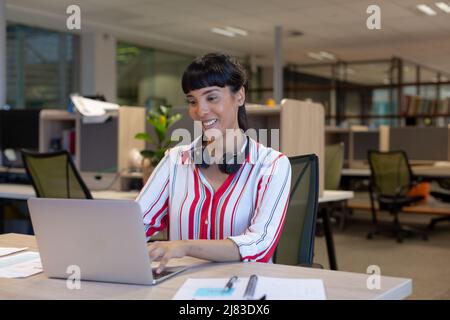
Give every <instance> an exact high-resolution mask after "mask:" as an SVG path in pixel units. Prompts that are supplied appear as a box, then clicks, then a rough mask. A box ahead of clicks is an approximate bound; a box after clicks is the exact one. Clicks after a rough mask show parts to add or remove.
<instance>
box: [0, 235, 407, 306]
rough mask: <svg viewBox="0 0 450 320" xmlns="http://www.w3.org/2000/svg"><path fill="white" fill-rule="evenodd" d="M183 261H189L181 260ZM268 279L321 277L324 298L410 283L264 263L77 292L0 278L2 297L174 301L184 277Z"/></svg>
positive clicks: (11, 239)
mask: <svg viewBox="0 0 450 320" xmlns="http://www.w3.org/2000/svg"><path fill="white" fill-rule="evenodd" d="M0 246H9V247H23V246H27V247H29V248H30V249H31V250H37V247H36V242H35V239H34V237H33V236H27V235H19V234H5V235H0ZM184 261H186V263H189V262H190V261H192V259H189V258H184ZM234 274H235V275H237V276H240V277H248V276H250V275H251V274H258V275H261V276H267V277H287V278H305V279H308V278H311V279H322V280H323V281H324V285H325V290H326V294H327V298H328V299H404V298H406V297H408V296H409V295H410V294H411V293H412V281H411V279H405V278H394V277H387V276H382V278H381V289H373V290H369V289H367V286H366V282H367V279H368V276H369V275H368V274H359V273H350V272H342V271H330V270H321V269H312V268H300V267H293V266H285V265H277V264H266V263H248V262H246V263H239V262H238V263H207V264H203V265H200V266H196V267H194V268H193V269H191V270H188V271H186V272H184V273H182V274H180V275H179V276H176V277H174V278H171V279H169V280H167V281H165V282H163V283H161V284H159V285H157V286H138V285H125V284H113V283H101V282H82V284H81V289H80V290H68V289H67V288H66V281H65V280H59V279H48V278H47V277H46V276H45V275H44V274H43V273H40V274H38V275H34V276H31V277H28V278H24V279H2V278H0V300H2V299H172V297H173V296H174V295H175V293H176V291H177V290H178V288H179V287H180V286H181V285H182V284H183V283H184V281H185V280H186V279H188V278H210V277H211V278H212V277H214V278H229V277H230V276H231V275H234Z"/></svg>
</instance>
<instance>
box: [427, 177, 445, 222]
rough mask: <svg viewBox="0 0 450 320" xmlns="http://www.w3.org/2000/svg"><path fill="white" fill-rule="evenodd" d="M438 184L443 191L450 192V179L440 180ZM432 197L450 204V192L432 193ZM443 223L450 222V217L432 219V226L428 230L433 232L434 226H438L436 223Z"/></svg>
mask: <svg viewBox="0 0 450 320" xmlns="http://www.w3.org/2000/svg"><path fill="white" fill-rule="evenodd" d="M438 183H439V186H440V187H441V188H442V189H445V190H450V179H440V180H438ZM430 195H432V196H433V197H434V198H436V199H439V200H441V201H442V202H445V203H450V193H448V192H447V193H445V192H439V191H431V192H430ZM442 221H449V222H450V216H446V217H439V218H433V219H431V221H430V224H429V225H428V228H429V229H431V230H432V229H434V226H435V225H436V223H438V222H442Z"/></svg>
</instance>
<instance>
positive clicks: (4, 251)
mask: <svg viewBox="0 0 450 320" xmlns="http://www.w3.org/2000/svg"><path fill="white" fill-rule="evenodd" d="M27 249H28V247H23V248H9V247H0V257H3V256H7V255H9V254H12V253H16V252H20V251H24V250H27Z"/></svg>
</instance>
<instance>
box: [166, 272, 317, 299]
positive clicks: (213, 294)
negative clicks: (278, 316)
mask: <svg viewBox="0 0 450 320" xmlns="http://www.w3.org/2000/svg"><path fill="white" fill-rule="evenodd" d="M228 280H229V279H227V278H215V279H214V278H213V279H193V278H189V279H187V280H186V281H185V282H184V284H183V285H182V286H181V287H180V289H179V290H178V291H177V293H176V294H175V296H174V297H173V299H174V300H191V299H194V300H228V299H229V300H242V299H244V292H245V289H246V287H247V284H248V280H249V278H248V277H242V278H240V277H239V278H238V280H237V281H236V282H235V283H234V285H233V287H232V288H231V289H230V290H224V288H225V285H226V284H227V282H228ZM264 295H265V299H266V300H325V299H326V295H325V287H324V284H323V281H322V280H321V279H295V278H269V277H260V276H258V281H257V284H256V290H255V294H254V297H253V299H255V300H258V299H260V298H262V297H263V296H264Z"/></svg>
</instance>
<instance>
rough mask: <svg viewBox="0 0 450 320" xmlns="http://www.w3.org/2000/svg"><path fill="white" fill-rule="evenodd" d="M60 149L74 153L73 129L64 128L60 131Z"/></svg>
mask: <svg viewBox="0 0 450 320" xmlns="http://www.w3.org/2000/svg"><path fill="white" fill-rule="evenodd" d="M62 149H63V150H67V151H68V152H69V153H70V154H71V155H75V129H74V128H72V129H66V130H63V132H62Z"/></svg>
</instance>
